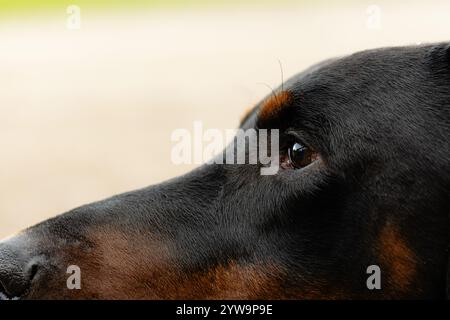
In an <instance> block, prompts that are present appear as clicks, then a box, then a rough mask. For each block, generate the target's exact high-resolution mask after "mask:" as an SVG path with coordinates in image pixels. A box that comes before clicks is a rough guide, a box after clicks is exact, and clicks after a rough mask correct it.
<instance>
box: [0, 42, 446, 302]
mask: <svg viewBox="0 0 450 320" xmlns="http://www.w3.org/2000/svg"><path fill="white" fill-rule="evenodd" d="M241 128H242V129H254V130H255V132H260V131H262V130H263V129H267V130H268V131H267V132H269V135H272V134H273V132H275V131H271V130H277V131H276V132H277V138H278V139H277V142H278V150H277V151H278V152H277V154H279V157H278V158H277V162H276V163H277V164H278V167H277V172H276V173H275V174H272V175H262V174H261V168H262V167H264V166H265V165H264V164H262V163H260V162H259V161H258V162H256V163H253V164H230V163H226V162H224V163H223V164H218V163H215V164H207V165H204V166H202V167H200V168H198V169H196V170H194V171H193V172H191V173H189V174H187V175H185V176H182V177H178V178H176V179H173V180H169V181H167V182H164V183H162V184H159V185H155V186H151V187H148V188H145V189H141V190H137V191H133V192H129V193H125V194H121V195H118V196H115V197H112V198H109V199H107V200H104V201H100V202H96V203H93V204H89V205H85V206H82V207H80V208H77V209H75V210H72V211H70V212H68V213H65V214H63V215H61V216H58V217H56V218H54V219H50V220H47V221H45V222H43V223H41V224H39V225H36V226H34V227H32V228H30V229H27V230H25V231H23V232H21V233H20V234H18V235H17V236H15V237H13V238H11V239H9V240H5V241H3V242H2V243H0V282H1V284H2V286H1V288H0V291H2V296H3V297H4V298H13V297H20V298H24V299H26V298H28V299H52V298H56V299H60V298H69V299H70V298H73V299H77V298H100V299H101V298H104V299H133V298H134V299H177V298H187V299H195V298H199V299H210V298H231V299H240V298H242V299H247V298H251V299H271V298H276V299H280V298H281V299H289V298H296V299H298V298H311V299H341V298H439V297H444V296H445V290H446V283H445V279H446V272H447V246H448V231H449V229H448V226H449V212H450V209H449V186H450V143H449V137H450V50H449V47H448V45H446V44H436V45H430V46H416V47H399V48H385V49H378V50H370V51H365V52H361V53H356V54H353V55H350V56H346V57H343V58H339V59H333V60H329V61H326V62H324V63H321V64H319V65H316V66H314V67H312V68H310V69H308V70H306V71H304V72H302V73H300V74H298V75H297V76H295V77H293V78H292V79H290V80H289V81H287V82H286V83H284V84H283V85H282V86H281V87H280V88H278V89H277V90H275V91H274V93H273V94H271V95H269V96H268V97H267V98H265V99H263V101H261V102H260V103H259V104H258V105H257V106H255V108H254V109H253V110H252V111H251V112H250V113H249V114H248V115H247V116H246V117H245V119H244V120H243V121H242V123H241ZM257 149H258V148H257ZM239 152H244V154H241V156H243V157H244V158H245V159H247V158H249V157H250V156H251V154H252V152H256V151H255V150H251V149H250V148H244V149H243V151H242V150H240V149H238V148H235V147H228V148H227V150H225V151H224V154H223V158H225V157H226V155H227V154H230V153H232V154H234V155H238V156H239ZM74 266H75V267H74ZM370 266H376V267H377V268H379V271H380V272H381V275H380V277H381V288H375V289H374V290H370V289H369V288H368V286H367V279H368V277H369V276H370V274H368V273H367V270H368V268H369V267H370ZM71 270H72V271H74V274H75V273H77V274H78V276H79V277H80V286H81V288H75V289H73V288H70V285H69V284H70V283H69V282H70V281H71V279H70V277H71V275H72V273H71V272H72V271H71ZM67 271H69V273H67Z"/></svg>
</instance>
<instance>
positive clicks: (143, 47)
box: [0, 0, 450, 238]
mask: <svg viewBox="0 0 450 320" xmlns="http://www.w3.org/2000/svg"><path fill="white" fill-rule="evenodd" d="M449 12H450V2H449V1H448V0H446V1H436V0H432V1H392V0H390V1H365V0H363V1H356V0H342V1H329V2H327V1H312V0H298V1H293V0H292V1H290V0H278V1H276V0H264V1H256V0H228V1H226V0H218V1H207V0H197V1H186V0H166V1H163V0H149V1H144V0H139V1H125V0H123V1H118V0H115V1H111V0H110V1H106V0H104V1H102V0H90V1H88V0H73V1H70V2H67V1H56V0H43V1H32V0H28V1H23V0H15V1H4V0H0V238H3V237H5V236H8V235H10V234H12V233H14V232H17V231H18V230H20V229H23V228H25V227H27V226H29V225H32V224H34V223H36V222H39V221H41V220H43V219H46V218H48V217H51V216H54V215H56V214H59V213H62V212H64V211H67V210H69V209H71V208H74V207H76V206H79V205H81V204H85V203H88V202H91V201H95V200H100V199H102V198H105V197H108V196H111V195H113V194H117V193H120V192H123V191H128V190H132V189H135V188H140V187H144V186H147V185H149V184H153V183H157V182H160V181H162V180H165V179H167V178H170V177H174V176H176V175H179V174H182V173H184V172H186V171H188V170H190V169H192V167H193V165H192V166H190V165H175V164H173V163H172V161H171V159H170V151H171V148H172V146H173V142H171V140H170V136H171V133H172V132H173V130H175V129H178V128H186V129H192V125H193V121H195V120H201V121H203V125H204V127H205V128H218V129H228V128H235V127H236V126H237V125H238V123H239V119H240V117H241V116H242V114H243V113H244V112H245V110H247V109H248V108H250V107H251V106H252V105H254V104H255V103H256V102H257V101H258V100H259V99H261V98H262V97H264V96H265V95H266V94H268V92H269V89H268V87H267V86H266V85H269V86H273V87H276V86H277V85H278V84H280V82H281V72H280V66H279V61H280V62H281V64H282V66H283V70H284V77H285V79H286V78H288V77H289V76H291V75H293V74H295V73H297V72H299V71H301V70H302V69H304V68H305V67H307V66H309V65H311V64H313V63H316V62H319V61H320V60H322V59H326V58H329V57H333V56H337V55H344V54H349V53H352V52H354V51H357V50H362V49H368V48H374V47H380V46H389V45H407V44H416V43H426V42H434V41H445V40H450V18H449ZM262 83H264V84H265V85H262Z"/></svg>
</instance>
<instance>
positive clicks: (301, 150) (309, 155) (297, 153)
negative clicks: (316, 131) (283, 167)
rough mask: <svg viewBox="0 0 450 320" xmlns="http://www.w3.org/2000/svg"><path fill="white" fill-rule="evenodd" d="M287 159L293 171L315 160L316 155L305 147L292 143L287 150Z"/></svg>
mask: <svg viewBox="0 0 450 320" xmlns="http://www.w3.org/2000/svg"><path fill="white" fill-rule="evenodd" d="M288 157H289V162H290V164H291V165H292V166H293V167H294V168H295V169H301V168H304V167H306V166H307V165H309V164H310V163H312V162H313V161H314V160H316V158H317V154H316V153H315V152H313V151H312V150H311V149H310V148H308V147H307V146H304V145H302V144H300V143H298V142H294V143H293V144H292V146H291V147H290V148H288Z"/></svg>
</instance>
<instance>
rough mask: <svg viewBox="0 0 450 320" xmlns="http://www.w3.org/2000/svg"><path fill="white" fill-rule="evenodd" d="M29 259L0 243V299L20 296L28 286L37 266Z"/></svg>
mask: <svg viewBox="0 0 450 320" xmlns="http://www.w3.org/2000/svg"><path fill="white" fill-rule="evenodd" d="M31 260H32V259H27V257H26V255H24V254H23V253H21V252H17V251H16V250H14V249H13V248H11V247H10V246H8V245H7V244H1V243H0V300H2V299H14V298H20V297H21V296H22V295H23V294H24V293H25V292H26V291H27V290H28V289H29V288H30V285H31V281H32V280H33V278H34V276H35V275H36V273H37V271H38V268H39V266H38V264H37V263H33V262H30V261H31Z"/></svg>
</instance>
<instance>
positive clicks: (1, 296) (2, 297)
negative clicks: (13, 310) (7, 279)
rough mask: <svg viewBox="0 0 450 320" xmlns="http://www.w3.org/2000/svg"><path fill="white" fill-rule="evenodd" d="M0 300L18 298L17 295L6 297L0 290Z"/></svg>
mask: <svg viewBox="0 0 450 320" xmlns="http://www.w3.org/2000/svg"><path fill="white" fill-rule="evenodd" d="M0 300H20V298H19V297H8V296H7V295H6V294H5V293H3V292H0Z"/></svg>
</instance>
